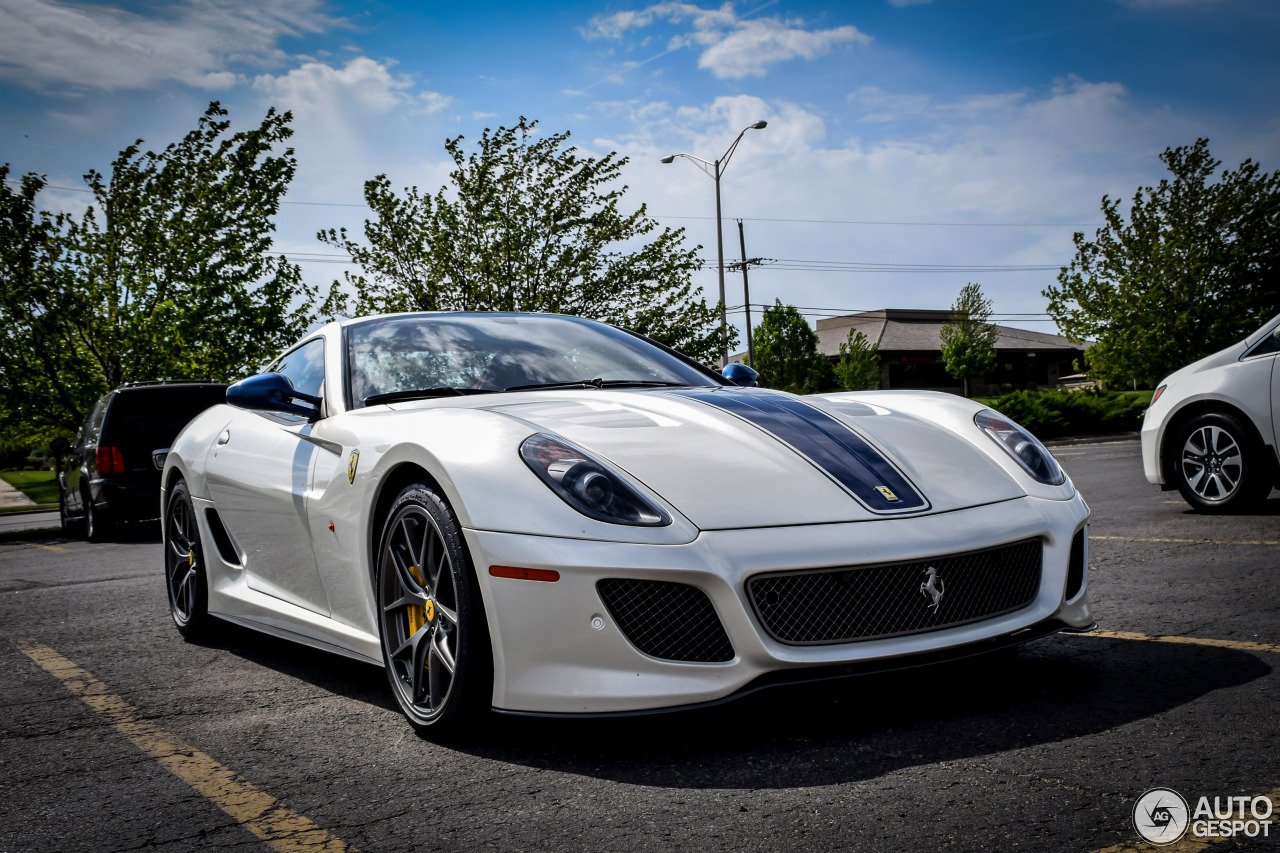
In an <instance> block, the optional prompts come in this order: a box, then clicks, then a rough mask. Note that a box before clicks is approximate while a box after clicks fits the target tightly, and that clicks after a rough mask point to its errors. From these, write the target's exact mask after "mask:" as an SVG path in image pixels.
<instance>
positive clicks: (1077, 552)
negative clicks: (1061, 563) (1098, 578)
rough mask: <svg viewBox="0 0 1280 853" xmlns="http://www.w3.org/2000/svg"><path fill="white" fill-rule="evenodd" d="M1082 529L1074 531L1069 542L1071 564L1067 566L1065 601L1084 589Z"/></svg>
mask: <svg viewBox="0 0 1280 853" xmlns="http://www.w3.org/2000/svg"><path fill="white" fill-rule="evenodd" d="M1084 576H1085V565H1084V528H1083V527H1082V528H1080V529H1079V530H1077V531H1076V535H1075V538H1074V539H1072V540H1071V562H1070V563H1069V564H1068V565H1067V598H1066V600H1067V601H1070V600H1071V599H1073V598H1075V597H1076V596H1077V595H1079V594H1080V590H1082V589H1084Z"/></svg>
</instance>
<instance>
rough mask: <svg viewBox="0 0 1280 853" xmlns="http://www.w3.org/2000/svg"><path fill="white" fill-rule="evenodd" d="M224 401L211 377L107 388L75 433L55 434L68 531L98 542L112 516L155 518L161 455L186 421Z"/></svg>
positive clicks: (116, 519)
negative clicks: (73, 437)
mask: <svg viewBox="0 0 1280 853" xmlns="http://www.w3.org/2000/svg"><path fill="white" fill-rule="evenodd" d="M226 401H227V386H225V385H220V384H218V383H214V382H139V383H134V384H129V385H122V386H120V387H119V388H117V389H115V390H114V391H109V392H107V394H106V395H105V396H104V397H103V398H102V399H101V400H99V401H98V402H97V404H96V405H95V406H94V407H93V411H92V412H90V414H89V417H88V419H87V420H85V422H84V426H82V427H81V428H80V432H79V433H77V434H76V440H75V443H74V444H72V443H70V442H68V441H67V440H66V439H58V440H57V441H55V442H54V443H53V450H54V452H55V453H58V454H60V455H62V456H63V459H62V464H61V467H60V468H59V472H58V497H59V501H58V504H59V509H60V511H61V514H62V527H63V529H64V530H66V531H67V532H68V533H73V534H76V535H84V536H87V537H88V539H89V540H90V541H91V542H97V541H101V540H102V539H103V538H104V537H105V536H106V535H107V534H108V532H109V530H110V528H111V526H112V525H113V524H115V523H116V522H119V521H129V520H138V519H144V518H157V517H158V516H159V515H160V472H161V469H163V468H164V454H165V453H166V452H168V450H169V445H170V444H172V443H173V440H174V439H175V438H177V436H178V433H180V432H182V428H183V427H185V426H186V425H187V424H188V423H189V422H190V421H191V419H192V418H194V417H195V416H196V415H198V414H200V413H201V412H203V411H204V410H205V409H207V408H209V407H210V406H215V405H217V404H218V403H225V402H226Z"/></svg>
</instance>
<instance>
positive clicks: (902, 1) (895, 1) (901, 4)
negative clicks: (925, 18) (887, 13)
mask: <svg viewBox="0 0 1280 853" xmlns="http://www.w3.org/2000/svg"><path fill="white" fill-rule="evenodd" d="M932 2H933V0H889V5H890V6H897V7H898V8H899V9H902V8H905V7H907V6H923V5H925V4H926V3H932Z"/></svg>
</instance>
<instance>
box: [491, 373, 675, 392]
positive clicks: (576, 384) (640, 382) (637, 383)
mask: <svg viewBox="0 0 1280 853" xmlns="http://www.w3.org/2000/svg"><path fill="white" fill-rule="evenodd" d="M683 387H685V383H684V382H663V381H661V380H659V379H601V378H600V377H598V376H597V377H596V378H595V379H575V380H574V381H572V382H536V383H534V384H532V385H512V386H510V387H508V388H503V389H502V390H503V391H533V390H544V389H547V388H683Z"/></svg>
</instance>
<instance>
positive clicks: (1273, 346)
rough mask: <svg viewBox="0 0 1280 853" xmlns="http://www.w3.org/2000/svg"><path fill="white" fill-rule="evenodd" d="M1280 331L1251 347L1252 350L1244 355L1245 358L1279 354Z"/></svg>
mask: <svg viewBox="0 0 1280 853" xmlns="http://www.w3.org/2000/svg"><path fill="white" fill-rule="evenodd" d="M1278 335H1280V330H1277V331H1276V332H1273V333H1271V334H1270V335H1267V336H1266V337H1265V338H1263V339H1262V340H1260V341H1258V342H1257V343H1256V344H1254V345H1253V349H1251V350H1249V351H1248V352H1247V353H1245V354H1244V355H1245V357H1246V358H1247V357H1249V356H1252V355H1271V354H1273V353H1277V352H1280V337H1278Z"/></svg>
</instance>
